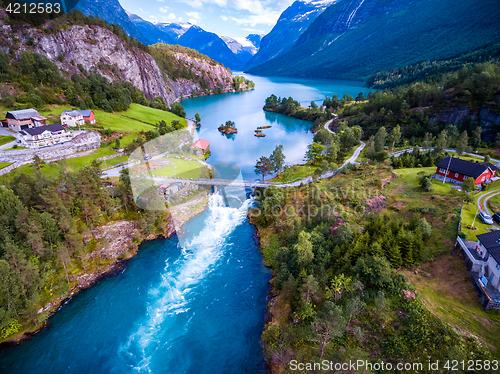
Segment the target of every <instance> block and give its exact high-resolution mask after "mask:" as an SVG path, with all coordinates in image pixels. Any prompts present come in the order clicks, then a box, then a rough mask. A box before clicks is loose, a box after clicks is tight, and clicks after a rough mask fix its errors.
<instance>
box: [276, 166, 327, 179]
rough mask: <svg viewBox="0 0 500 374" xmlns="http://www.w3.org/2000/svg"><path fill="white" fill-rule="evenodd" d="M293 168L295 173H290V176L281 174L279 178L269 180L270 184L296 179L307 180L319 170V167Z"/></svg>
mask: <svg viewBox="0 0 500 374" xmlns="http://www.w3.org/2000/svg"><path fill="white" fill-rule="evenodd" d="M291 168H292V170H293V172H292V173H290V174H289V175H288V176H287V175H285V174H284V173H281V174H279V175H278V176H277V177H274V178H272V179H269V180H268V182H289V181H293V180H295V179H299V178H305V177H308V176H310V175H312V173H314V171H315V170H316V169H319V166H312V165H294V166H292V167H291Z"/></svg>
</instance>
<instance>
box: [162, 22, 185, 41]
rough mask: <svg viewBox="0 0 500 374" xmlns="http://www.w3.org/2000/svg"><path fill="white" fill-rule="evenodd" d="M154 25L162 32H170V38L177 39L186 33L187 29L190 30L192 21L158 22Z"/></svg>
mask: <svg viewBox="0 0 500 374" xmlns="http://www.w3.org/2000/svg"><path fill="white" fill-rule="evenodd" d="M154 26H155V27H156V28H157V29H159V30H160V31H161V32H164V33H166V34H168V36H169V37H170V38H172V39H173V40H175V41H177V40H179V38H180V37H181V36H182V35H184V33H185V32H186V31H188V30H189V29H190V28H191V26H193V25H192V24H191V23H182V22H178V23H172V22H168V23H166V22H158V23H155V24H154Z"/></svg>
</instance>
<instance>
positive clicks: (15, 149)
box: [3, 147, 28, 152]
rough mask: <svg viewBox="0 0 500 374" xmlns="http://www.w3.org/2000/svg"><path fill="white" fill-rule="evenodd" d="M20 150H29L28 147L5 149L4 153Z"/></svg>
mask: <svg viewBox="0 0 500 374" xmlns="http://www.w3.org/2000/svg"><path fill="white" fill-rule="evenodd" d="M19 149H28V148H27V147H16V148H8V149H3V151H4V152H5V151H17V150H19Z"/></svg>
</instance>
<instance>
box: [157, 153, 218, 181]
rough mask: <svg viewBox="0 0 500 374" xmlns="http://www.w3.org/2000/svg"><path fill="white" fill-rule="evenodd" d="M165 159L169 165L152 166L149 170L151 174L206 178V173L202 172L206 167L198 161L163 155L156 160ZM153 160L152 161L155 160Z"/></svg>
mask: <svg viewBox="0 0 500 374" xmlns="http://www.w3.org/2000/svg"><path fill="white" fill-rule="evenodd" d="M164 160H165V161H167V162H168V163H169V165H166V166H161V165H157V166H160V167H157V168H154V169H153V170H152V171H151V174H153V175H159V176H165V177H174V175H175V177H177V178H206V177H208V174H207V173H205V172H203V170H204V169H206V168H205V167H204V166H202V165H201V164H200V163H199V162H198V161H195V160H191V161H190V160H185V159H182V158H173V157H164V158H162V159H160V160H158V161H160V162H161V161H164ZM155 161H157V160H155ZM155 161H153V162H155Z"/></svg>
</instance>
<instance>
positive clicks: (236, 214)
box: [0, 195, 271, 374]
mask: <svg viewBox="0 0 500 374" xmlns="http://www.w3.org/2000/svg"><path fill="white" fill-rule="evenodd" d="M250 203H251V201H250V200H247V201H246V202H245V203H244V204H243V205H242V206H241V207H240V208H239V209H238V208H228V207H226V206H225V204H224V202H223V201H222V198H221V197H220V196H219V195H215V196H213V197H212V198H211V201H210V207H209V209H208V210H207V211H205V212H204V213H202V214H200V215H198V216H197V217H195V218H194V219H193V220H191V221H190V222H188V223H187V224H186V226H185V228H184V236H185V237H184V243H183V246H182V247H181V246H180V245H179V240H178V238H177V237H174V238H171V239H169V240H156V241H153V242H150V243H147V244H145V245H143V246H142V248H141V250H140V252H139V254H138V255H137V256H136V257H135V258H133V259H132V260H131V261H130V262H129V264H128V266H127V267H126V269H125V270H124V271H123V272H121V273H120V274H118V275H117V276H114V277H110V278H107V279H105V280H104V281H102V282H100V283H99V284H98V285H96V286H94V287H93V288H91V289H88V290H85V291H83V292H82V293H81V294H80V295H78V296H77V297H75V298H74V299H73V300H71V301H70V302H68V303H67V304H66V305H65V306H64V307H63V308H62V309H61V311H60V312H59V313H58V314H56V315H55V316H54V317H53V318H52V320H51V324H50V325H49V327H48V328H47V330H46V331H44V332H43V333H40V334H38V335H36V336H35V337H34V338H33V339H32V340H30V341H29V342H27V343H25V344H23V345H21V346H19V347H18V348H16V349H14V350H11V351H6V352H2V353H1V354H0V362H1V364H0V372H2V373H33V374H34V373H171V374H174V373H193V374H194V373H214V374H215V373H263V372H265V362H264V359H263V354H262V352H261V346H260V334H261V332H262V329H263V327H264V313H265V308H266V304H267V302H266V297H267V293H268V291H269V289H268V284H267V282H268V281H269V280H270V277H271V275H270V271H269V269H267V268H266V267H264V265H263V264H262V257H261V255H260V253H259V248H258V243H257V241H256V240H254V238H253V231H254V228H253V226H251V225H250V224H249V223H248V220H247V218H246V212H247V209H248V207H249V204H250Z"/></svg>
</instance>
